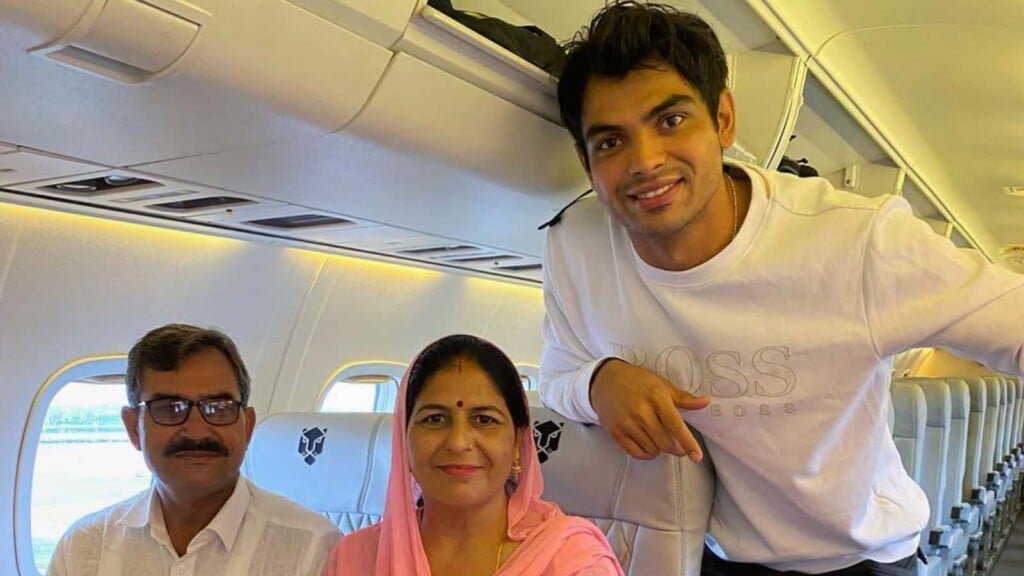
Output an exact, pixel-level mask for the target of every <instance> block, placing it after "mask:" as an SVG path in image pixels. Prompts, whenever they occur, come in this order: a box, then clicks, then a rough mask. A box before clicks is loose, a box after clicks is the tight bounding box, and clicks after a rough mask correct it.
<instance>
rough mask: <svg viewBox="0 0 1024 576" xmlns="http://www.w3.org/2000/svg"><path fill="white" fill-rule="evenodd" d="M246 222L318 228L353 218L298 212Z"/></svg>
mask: <svg viewBox="0 0 1024 576" xmlns="http://www.w3.org/2000/svg"><path fill="white" fill-rule="evenodd" d="M245 223H246V224H252V225H254V226H263V227H265V228H279V229H282V230H301V229H303V228H317V227H320V226H338V225H343V224H352V223H353V222H352V221H351V220H345V219H344V218H337V217H334V216H327V215H324V214H296V215H295V216H280V217H277V218H262V219H260V220H249V221H247V222H245Z"/></svg>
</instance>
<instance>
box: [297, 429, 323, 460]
mask: <svg viewBox="0 0 1024 576" xmlns="http://www.w3.org/2000/svg"><path fill="white" fill-rule="evenodd" d="M326 438H327V428H323V429H321V428H319V427H313V428H303V429H302V436H299V456H302V460H303V461H304V462H305V463H306V464H308V465H310V466H312V465H313V463H314V462H316V457H317V456H319V455H320V454H321V453H322V452H323V451H324V440H325V439H326Z"/></svg>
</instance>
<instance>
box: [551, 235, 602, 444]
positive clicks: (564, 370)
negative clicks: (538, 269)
mask: <svg viewBox="0 0 1024 576" xmlns="http://www.w3.org/2000/svg"><path fill="white" fill-rule="evenodd" d="M557 242H558V235H557V234H555V231H554V230H552V232H551V233H549V235H548V243H547V250H546V252H545V257H544V309H545V314H544V353H543V355H542V356H541V362H540V382H539V383H538V386H537V387H538V390H539V392H540V397H541V401H542V402H543V403H544V405H545V406H547V407H548V408H551V409H552V410H554V411H555V412H558V413H559V414H561V415H563V416H565V417H566V418H569V419H571V420H575V421H577V422H584V423H587V424H598V423H600V421H599V418H598V416H597V412H595V411H594V408H593V406H591V405H590V380H591V378H592V377H593V375H594V371H595V370H596V369H597V368H598V367H599V366H600V365H601V364H602V363H603V362H604V361H605V360H608V358H604V357H595V356H594V355H593V354H592V353H591V352H590V351H589V350H587V347H586V346H585V345H584V344H583V342H582V341H581V340H580V338H579V337H578V335H577V333H576V331H577V330H580V329H582V327H581V325H582V323H581V322H579V320H580V319H576V320H577V322H576V323H575V324H576V325H575V326H574V325H573V324H574V323H573V322H572V321H570V317H569V315H568V314H567V312H566V308H565V307H564V306H563V305H562V302H563V301H562V298H563V297H564V296H566V294H564V293H563V288H565V287H566V286H568V282H566V281H565V278H564V277H563V276H564V275H565V274H566V271H567V269H566V267H565V266H564V263H563V262H560V261H559V253H558V251H557V250H556V249H554V246H556V245H557Z"/></svg>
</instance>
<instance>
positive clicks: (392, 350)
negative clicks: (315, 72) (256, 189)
mask: <svg viewBox="0 0 1024 576" xmlns="http://www.w3.org/2000/svg"><path fill="white" fill-rule="evenodd" d="M542 319H543V299H542V293H541V290H540V289H539V288H538V287H535V286H525V285H520V284H513V283H508V282H503V281H498V280H491V279H485V278H479V277H472V276H469V275H463V274H459V273H448V272H442V271H438V270H428V269H424V268H416V267H412V266H404V265H397V264H390V263H382V262H376V261H370V260H363V259H356V258H350V257H344V256H338V255H331V254H324V253H316V252H311V251H307V250H300V249H294V248H288V247H282V246H279V245H274V244H271V243H268V242H265V241H262V240H261V241H255V240H251V241H250V240H243V239H234V238H223V237H214V236H209V235H203V234H197V233H191V232H186V231H181V230H171V229H165V228H158V227H153V226H147V225H144V224H138V223H129V222H118V221H112V220H105V219H101V218H96V217H91V216H84V215H80V214H69V213H64V212H58V211H53V210H47V209H43V208H37V207H29V206H21V205H14V204H5V203H2V202H0V394H2V395H3V401H2V402H0V439H2V440H0V499H2V501H3V504H2V506H3V507H4V513H3V514H0V518H3V519H4V521H0V574H8V573H10V574H15V573H17V572H16V567H15V566H14V557H15V555H14V544H15V542H14V538H15V535H14V528H13V524H14V523H13V522H10V521H7V520H6V519H8V518H10V517H11V514H12V511H13V505H14V502H15V488H16V484H15V482H16V480H15V478H16V477H17V476H18V470H17V466H18V462H19V451H20V448H21V443H22V436H23V433H24V428H25V424H26V418H27V416H28V414H29V413H30V411H31V409H32V405H33V402H34V399H35V398H36V395H37V394H38V393H39V392H40V389H41V387H42V386H43V384H44V383H45V382H46V381H47V380H48V379H49V378H50V377H51V376H52V375H53V374H54V373H55V371H57V370H58V369H60V367H61V366H62V365H64V364H65V363H67V362H69V361H72V360H76V359H82V358H86V357H91V356H98V355H109V354H127V351H128V349H129V348H130V347H131V345H132V344H133V343H134V342H135V340H136V339H138V338H139V337H140V336H141V335H142V334H143V333H145V332H146V331H148V330H150V329H152V328H154V327H156V326H158V325H161V324H164V323H167V322H190V323H195V324H200V325H204V326H215V327H218V328H221V329H223V330H224V331H225V332H227V333H228V334H229V335H230V336H231V337H232V338H233V339H235V340H236V342H237V343H238V345H239V347H240V350H241V353H242V356H243V358H244V359H245V361H246V364H247V365H248V367H249V370H250V373H251V375H252V378H253V394H252V404H253V405H254V406H255V407H256V409H257V413H258V414H261V415H262V414H266V413H267V412H268V411H275V410H282V409H294V410H310V409H312V408H313V407H314V405H315V402H316V400H317V398H318V396H319V393H320V391H321V389H322V388H323V386H324V385H325V384H326V383H327V381H328V380H329V379H330V377H331V376H332V374H334V373H335V372H336V371H337V370H338V369H339V368H341V367H342V366H344V365H346V364H350V363H353V362H365V361H373V360H391V361H395V362H400V363H403V364H405V363H408V362H409V361H410V359H411V358H412V356H413V355H414V354H415V353H416V352H418V351H419V350H420V349H421V348H422V347H423V346H424V345H425V344H427V343H428V342H430V341H431V340H433V339H436V338H438V337H440V336H442V335H445V334H449V333H454V332H466V333H473V334H477V335H480V336H483V337H485V338H488V339H490V340H492V341H493V342H495V343H496V344H498V345H499V346H501V347H502V348H503V349H504V350H505V351H506V352H507V353H508V354H509V356H510V357H511V358H512V359H513V360H514V361H516V362H519V363H527V364H536V363H538V361H539V358H540V353H541V348H542V346H543V342H542V338H541V333H540V328H541V322H542ZM84 465H88V463H85V464H84ZM29 472H30V471H29ZM25 477H26V478H27V477H28V476H25Z"/></svg>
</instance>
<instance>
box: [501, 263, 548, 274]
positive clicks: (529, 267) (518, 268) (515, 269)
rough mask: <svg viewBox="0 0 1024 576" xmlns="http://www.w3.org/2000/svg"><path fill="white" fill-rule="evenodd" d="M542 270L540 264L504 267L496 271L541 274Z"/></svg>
mask: <svg viewBox="0 0 1024 576" xmlns="http://www.w3.org/2000/svg"><path fill="white" fill-rule="evenodd" d="M541 268H542V266H541V265H540V264H516V265H513V266H502V267H501V268H495V269H494V270H495V271H497V272H539V271H540V270H541Z"/></svg>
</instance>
